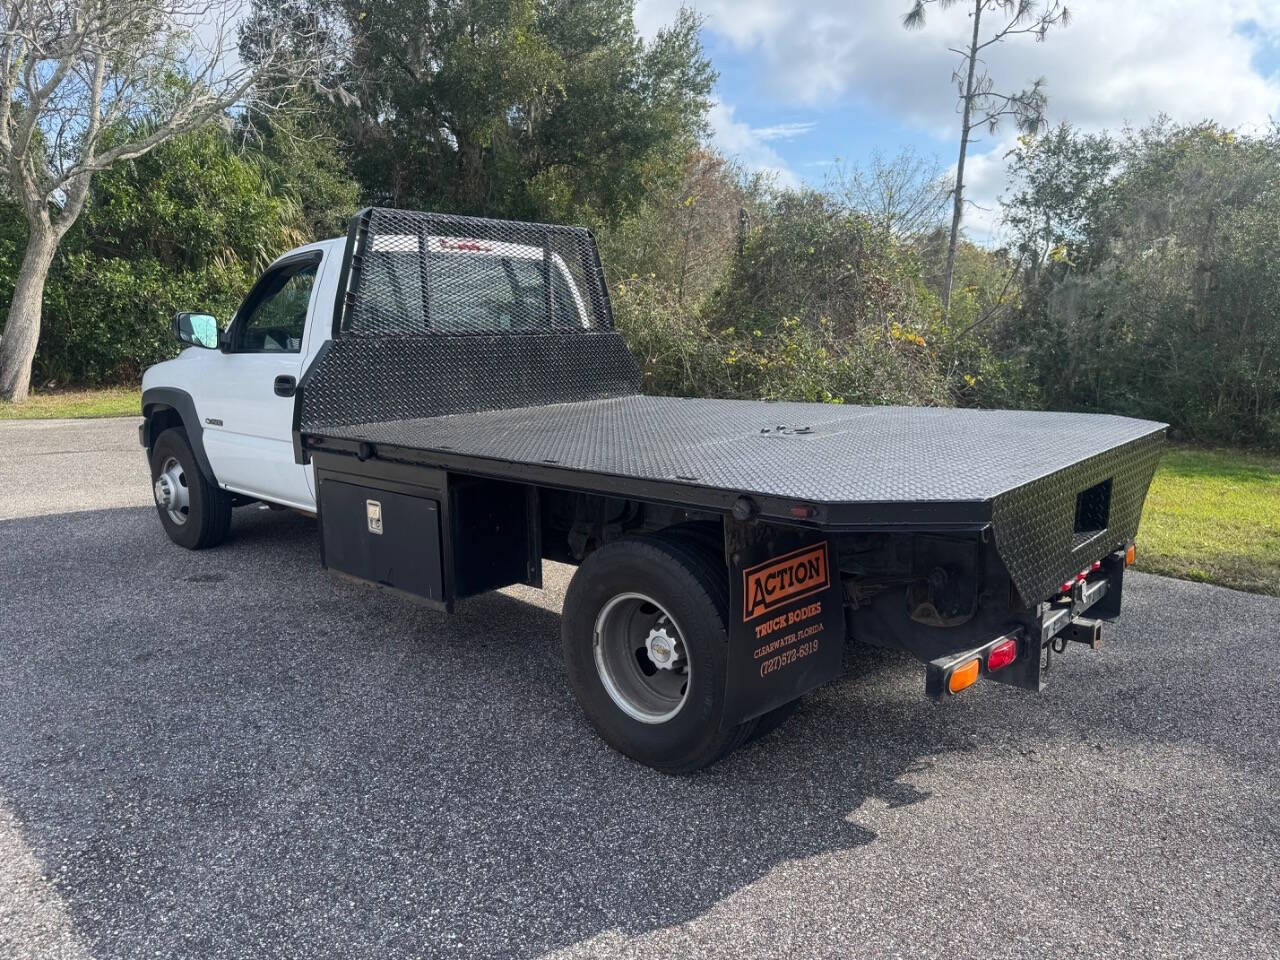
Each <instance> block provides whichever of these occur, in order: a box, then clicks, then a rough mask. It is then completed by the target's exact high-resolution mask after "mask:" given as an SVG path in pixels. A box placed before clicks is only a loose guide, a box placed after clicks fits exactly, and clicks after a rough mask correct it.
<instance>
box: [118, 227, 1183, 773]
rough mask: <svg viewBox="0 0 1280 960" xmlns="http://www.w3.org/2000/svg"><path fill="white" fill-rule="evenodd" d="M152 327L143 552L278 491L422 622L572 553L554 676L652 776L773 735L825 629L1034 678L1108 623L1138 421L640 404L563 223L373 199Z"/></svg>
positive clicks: (1130, 524)
mask: <svg viewBox="0 0 1280 960" xmlns="http://www.w3.org/2000/svg"><path fill="white" fill-rule="evenodd" d="M174 333H175V335H176V336H177V338H178V339H179V340H180V341H181V342H182V343H184V344H186V345H187V346H188V349H186V350H184V351H183V352H182V353H181V354H180V355H179V356H178V357H177V358H176V359H174V360H170V361H168V362H165V363H161V364H157V365H156V366H154V367H152V368H151V369H150V370H148V371H147V372H146V375H145V376H144V378H143V383H142V386H143V392H142V413H143V423H142V426H141V428H140V439H141V442H142V445H143V447H144V448H145V449H146V450H147V453H148V456H149V459H150V464H151V478H152V481H153V484H154V489H155V500H156V507H157V511H158V513H159V517H160V521H161V523H162V524H163V525H164V528H165V531H166V532H167V533H168V535H169V537H170V538H171V539H172V540H173V541H174V542H175V543H178V544H180V545H182V546H184V547H187V548H190V549H199V548H203V547H210V546H213V545H215V544H218V543H220V542H221V541H222V540H224V539H225V538H226V537H227V534H228V532H229V530H230V527H231V513H232V509H233V508H234V507H236V506H239V505H241V504H246V503H251V502H255V501H257V502H263V503H266V504H270V505H277V506H280V507H285V508H293V509H296V510H300V511H303V512H305V513H309V514H315V515H316V516H317V517H318V520H319V522H318V527H319V534H320V536H319V539H320V554H321V562H322V563H323V564H324V565H325V566H326V567H328V568H329V569H332V570H334V571H335V572H337V573H339V574H342V575H344V576H346V577H348V578H354V579H356V580H359V581H364V582H368V583H372V584H377V585H378V586H379V587H382V588H384V589H388V590H392V591H396V592H398V593H400V594H403V595H407V596H411V597H414V598H416V599H418V600H420V601H421V602H423V603H426V604H429V605H431V606H434V607H436V608H438V609H441V610H445V611H451V610H453V608H454V604H455V602H456V601H457V600H459V599H462V598H465V597H469V596H473V595H476V594H479V593H483V592H485V591H488V590H494V589H498V588H501V587H505V586H508V585H511V584H527V585H531V586H535V587H537V586H541V584H542V562H543V560H548V559H549V560H553V561H558V562H562V563H568V564H575V565H577V568H578V569H577V571H576V572H575V574H574V576H573V580H572V582H571V583H570V585H569V588H568V591H567V593H566V596H565V602H564V613H563V625H562V639H563V648H562V649H563V656H564V660H565V668H566V674H567V676H568V680H569V684H570V686H571V687H572V689H573V692H574V694H575V696H576V697H577V699H578V702H579V703H580V704H581V706H582V708H583V710H584V712H585V713H586V715H587V717H588V718H589V719H590V720H591V721H592V723H593V724H594V725H595V727H596V729H597V730H598V731H599V732H600V734H601V735H602V736H603V737H604V738H605V739H606V740H607V741H608V742H609V743H610V744H612V745H613V746H614V747H616V748H617V749H618V750H620V751H621V752H623V753H624V754H626V755H627V756H630V757H632V758H634V759H636V760H639V761H640V762H642V763H645V764H648V765H650V766H653V767H655V768H658V769H661V770H665V771H670V772H683V771H691V770H696V769H699V768H701V767H704V766H707V765H708V764H711V763H714V762H716V760H718V759H719V758H720V757H722V756H724V755H726V754H727V753H728V752H730V751H731V750H733V749H734V748H735V747H736V746H738V745H739V744H741V743H744V742H745V741H746V740H748V739H750V738H751V737H754V736H759V735H761V734H762V733H763V732H765V731H767V730H770V729H773V728H774V727H776V726H777V725H778V724H780V723H781V722H782V720H783V719H784V718H785V717H786V715H787V713H788V712H789V711H790V710H791V709H792V707H793V706H794V703H795V702H796V700H797V699H798V698H799V697H801V696H803V695H804V694H805V693H807V692H808V691H810V690H812V689H814V688H815V687H817V686H818V685H820V684H822V683H825V682H827V681H829V680H831V679H832V678H834V677H836V676H838V675H839V673H840V670H841V658H842V651H843V649H844V640H845V638H846V637H852V638H854V639H856V640H859V641H866V642H871V643H876V644H879V645H882V646H889V647H893V648H897V649H902V650H905V651H907V652H909V653H910V654H911V655H913V656H914V657H916V658H917V659H919V660H920V661H922V662H923V663H924V664H925V677H924V680H925V683H924V688H925V692H926V694H928V695H929V696H931V697H934V698H935V699H939V700H943V699H946V698H948V697H951V696H954V695H957V694H960V693H961V692H962V691H964V690H966V689H968V688H969V687H971V686H972V685H973V684H975V683H976V682H977V681H979V680H980V679H982V680H991V681H993V682H997V683H1003V684H1008V685H1012V686H1016V687H1020V688H1022V689H1026V690H1031V691H1038V690H1040V689H1041V688H1042V687H1043V686H1044V684H1045V682H1046V677H1047V674H1048V669H1049V664H1050V660H1051V658H1052V656H1053V655H1054V654H1057V653H1061V652H1063V651H1064V650H1065V649H1066V648H1067V647H1068V645H1070V644H1072V642H1075V643H1078V644H1083V645H1087V646H1089V647H1091V648H1096V647H1097V645H1098V642H1099V640H1100V637H1101V629H1102V627H1101V621H1102V620H1109V619H1114V618H1115V617H1116V616H1118V615H1119V613H1120V600H1121V594H1122V586H1123V576H1124V571H1125V568H1126V567H1127V566H1128V565H1129V564H1131V563H1132V562H1133V558H1134V543H1133V541H1134V537H1135V536H1136V534H1137V531H1138V523H1139V519H1140V517H1141V513H1142V504H1143V500H1144V498H1145V496H1146V492H1147V487H1148V484H1149V483H1150V481H1151V476H1152V473H1153V471H1154V469H1155V465H1156V462H1157V460H1158V459H1159V456H1160V448H1161V445H1162V443H1163V435H1164V429H1165V428H1164V425H1163V424H1159V423H1151V422H1148V421H1142V420H1131V419H1127V418H1123V417H1108V416H1097V415H1089V414H1079V413H1043V412H1028V411H996V410H946V409H926V408H905V407H897V408H895V407H857V406H852V405H834V404H804V403H770V402H763V401H745V400H744V401H731V400H717V399H700V398H688V399H682V398H674V397H655V396H648V395H646V394H645V393H644V391H643V389H642V387H643V373H642V371H641V370H640V368H639V366H638V365H637V364H636V361H635V359H634V358H633V357H632V355H631V353H630V352H629V350H628V348H627V345H626V343H625V342H624V341H623V339H622V337H621V335H620V334H619V333H618V332H617V331H616V330H615V329H614V326H613V315H612V310H611V307H610V302H609V295H608V291H607V289H606V287H605V283H604V277H603V271H602V270H601V267H600V262H599V257H598V255H597V252H596V247H595V243H594V240H593V238H592V237H591V235H590V233H588V232H587V231H585V230H582V229H577V228H570V227H560V226H552V225H546V224H528V223H510V222H502V221H493V220H481V219H477V218H469V217H455V216H445V215H439V214H431V213H418V212H414V211H404V210H385V209H377V208H371V209H367V210H364V211H362V212H361V213H359V214H357V216H356V217H355V218H354V219H353V220H352V225H351V230H350V233H349V234H348V236H347V237H346V238H345V239H334V240H325V241H322V242H320V243H314V244H310V245H308V246H305V247H301V248H299V249H297V250H294V251H291V252H290V253H288V254H286V255H285V256H283V257H281V258H280V259H279V260H277V261H276V262H275V263H273V264H272V265H271V267H270V268H269V269H268V270H267V271H266V273H265V274H264V275H263V276H262V278H261V279H259V280H258V282H257V283H256V284H255V285H254V286H253V289H252V290H251V291H250V292H249V295H248V296H247V297H246V299H245V301H244V303H243V305H242V306H241V307H240V309H239V310H238V311H237V312H236V314H235V316H234V318H232V319H231V321H230V323H229V324H228V325H227V326H226V328H225V329H223V330H221V331H220V330H219V328H218V323H217V321H216V320H215V318H214V317H211V316H209V315H208V314H200V313H181V314H178V315H177V316H176V317H175V318H174ZM369 602H370V603H373V604H376V603H378V602H379V601H378V595H377V594H376V593H372V594H370V600H369Z"/></svg>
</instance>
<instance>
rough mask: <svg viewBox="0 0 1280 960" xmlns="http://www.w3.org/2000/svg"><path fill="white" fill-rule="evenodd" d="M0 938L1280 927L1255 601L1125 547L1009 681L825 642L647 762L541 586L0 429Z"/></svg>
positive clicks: (1073, 951)
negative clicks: (1110, 612) (789, 693)
mask: <svg viewBox="0 0 1280 960" xmlns="http://www.w3.org/2000/svg"><path fill="white" fill-rule="evenodd" d="M0 517H4V518H7V519H4V520H0V604H2V608H0V609H2V619H0V955H4V956H15V957H45V956H50V957H57V956H66V957H100V958H105V957H139V958H141V957H148V958H151V957H167V956H180V957H223V956H226V957H233V956H234V957H254V958H266V957H280V958H285V957H289V958H296V957H313V956H316V957H318V956H324V957H371V958H372V957H376V958H386V957H402V956H405V957H407V956H429V957H435V956H460V957H461V956H533V955H540V954H551V955H554V956H565V957H569V956H573V957H614V956H635V957H685V956H688V957H721V956H726V957H748V956H770V957H773V956H778V957H782V956H795V957H850V956H858V957H903V958H919V957H983V958H986V957H1028V958H1031V957H1034V958H1042V957H1099V958H1102V957H1188V958H1190V957H1196V958H1200V957H1239V958H1263V957H1275V956H1280V797H1278V792H1280V773H1278V770H1277V759H1278V758H1280V739H1278V736H1277V735H1278V734H1280V697H1278V696H1277V692H1278V690H1277V688H1278V687H1280V666H1278V664H1277V659H1276V657H1277V654H1276V651H1277V649H1280V647H1278V646H1277V633H1278V632H1280V601H1277V600H1274V599H1267V598H1262V597H1253V596H1248V595H1245V594H1240V593H1233V592H1230V591H1227V590H1221V589H1217V588H1213V587H1205V586H1197V585H1192V584H1186V583H1179V582H1175V581H1171V580H1164V579H1159V578H1155V577H1147V576H1141V575H1138V576H1134V577H1133V578H1132V579H1131V581H1130V584H1129V589H1128V592H1127V597H1126V605H1127V610H1126V614H1125V616H1124V618H1123V620H1122V621H1121V622H1120V623H1119V624H1118V625H1117V626H1116V627H1115V628H1113V629H1111V631H1110V632H1109V634H1108V637H1107V642H1106V644H1105V647H1104V649H1103V650H1102V651H1100V652H1099V653H1097V654H1090V653H1088V652H1087V651H1081V652H1075V651H1072V652H1070V653H1068V654H1067V655H1066V656H1064V657H1061V658H1059V659H1058V660H1057V661H1056V662H1055V666H1054V674H1053V677H1052V686H1051V687H1050V688H1049V689H1048V690H1047V691H1046V692H1045V693H1044V694H1043V695H1041V696H1039V697H1035V696H1030V695H1026V694H1023V693H1020V692H1018V691H1015V690H1011V689H1007V688H1004V687H999V686H996V685H994V684H989V685H982V686H980V687H978V688H975V689H974V690H973V691H970V692H969V693H967V694H966V695H964V696H962V697H959V698H957V699H956V700H955V701H954V702H952V703H948V704H946V705H942V706H939V705H935V704H933V703H931V702H929V701H927V700H925V699H924V697H923V692H922V686H923V679H922V670H921V668H920V667H919V666H918V665H916V664H914V663H912V662H910V661H908V660H906V659H903V658H901V657H897V656H892V655H886V654H884V653H879V652H873V651H867V650H863V649H860V648H854V647H850V648H849V650H848V651H847V656H846V671H845V676H844V677H843V679H841V680H840V681H839V682H837V683H835V684H832V685H830V686H828V687H826V688H824V689H823V690H821V691H819V692H818V693H817V694H816V695H814V696H812V697H810V698H809V699H808V700H807V701H806V703H805V705H804V706H803V707H802V709H801V710H800V712H799V713H798V714H797V715H796V717H795V718H794V719H793V720H792V721H791V722H790V723H789V724H788V725H787V726H786V727H785V728H784V729H783V731H782V732H781V733H779V734H776V735H774V736H773V737H770V738H768V739H766V740H764V741H762V742H761V743H759V744H757V745H754V746H752V747H751V748H748V749H746V750H743V751H741V752H740V753H738V754H735V755H734V756H733V757H731V758H730V759H729V760H728V761H726V762H725V763H723V764H721V765H720V766H718V767H715V768H714V769H712V770H711V771H709V772H707V773H705V774H703V775H699V776H695V777H690V778H682V779H674V778H670V777H665V776H661V775H659V774H656V773H653V772H651V771H649V770H647V769H644V768H642V767H639V766H636V765H634V764H632V763H630V762H628V761H626V760H624V759H622V758H621V757H619V756H617V755H616V754H614V753H612V752H611V751H610V750H609V749H608V748H607V747H605V746H604V745H603V744H602V743H601V742H600V741H599V740H597V739H596V738H595V737H594V736H593V735H592V734H591V733H590V732H589V731H588V729H587V727H586V725H585V723H584V721H583V719H582V718H581V716H580V715H579V713H578V711H577V709H576V707H575V706H574V704H573V702H572V698H571V697H570V695H569V693H568V692H567V690H566V687H565V685H564V682H563V681H562V678H561V672H560V665H559V662H558V659H557V643H558V621H557V610H558V608H559V605H560V601H561V597H562V595H563V591H564V587H565V584H566V582H567V579H568V575H569V572H570V571H569V570H567V569H566V568H560V567H554V568H549V571H548V576H547V584H548V587H547V589H546V590H545V591H544V592H538V591H533V590H525V589H518V590H509V591H504V592H503V593H501V594H497V595H493V596H489V597H486V598H482V599H477V600H474V601H471V602H469V603H467V604H466V605H464V606H463V608H462V610H461V612H460V613H458V614H457V615H455V616H453V617H451V618H450V617H446V616H445V615H443V614H437V613H433V612H430V611H427V610H424V609H422V608H420V607H417V606H415V605H413V604H411V603H407V602H403V601H401V600H398V599H395V598H393V597H390V596H387V595H384V594H382V593H379V592H378V591H376V590H374V589H370V588H364V587H360V586H355V585H350V584H345V583H342V582H339V581H337V580H335V579H332V578H331V577H330V576H329V575H328V574H326V573H325V572H324V571H323V570H321V569H320V568H319V566H318V563H317V559H316V558H317V546H316V531H315V525H314V523H313V522H312V521H309V520H307V519H304V518H302V517H300V516H296V515H294V514H289V513H273V512H269V511H266V510H258V509H255V508H249V509H246V510H241V511H237V514H236V519H235V527H234V539H233V540H232V542H230V543H228V544H227V545H226V546H224V547H222V548H219V549H217V550H212V551H207V552H204V553H188V552H186V551H183V550H180V549H178V548H177V547H174V546H172V545H170V544H169V542H168V541H167V540H166V539H165V537H164V534H163V533H162V531H161V529H160V524H159V522H158V521H157V519H156V517H155V515H154V512H153V510H152V508H151V507H150V505H149V488H148V483H147V478H146V476H145V466H144V463H143V458H142V455H141V453H140V451H139V449H138V447H137V445H136V433H135V430H134V424H133V422H131V421H125V420H114V421H97V422H88V423H38V424H37V423H0Z"/></svg>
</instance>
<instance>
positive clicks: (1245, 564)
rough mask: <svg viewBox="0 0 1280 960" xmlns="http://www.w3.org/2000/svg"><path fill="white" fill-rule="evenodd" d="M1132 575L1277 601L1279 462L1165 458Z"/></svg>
mask: <svg viewBox="0 0 1280 960" xmlns="http://www.w3.org/2000/svg"><path fill="white" fill-rule="evenodd" d="M1138 569H1139V570H1146V571H1148V572H1150V573H1161V574H1165V575H1166V576H1170V577H1180V578H1182V579H1184V580H1200V581H1203V582H1205V583H1218V584H1221V585H1222V586H1224V587H1234V588H1235V589H1237V590H1248V591H1250V592H1252V593H1267V594H1271V595H1272V596H1280V457H1276V456H1267V455H1264V454H1256V453H1250V452H1247V451H1244V450H1199V449H1194V448H1188V447H1173V448H1170V449H1169V450H1168V451H1166V452H1165V455H1164V458H1163V459H1162V460H1161V462H1160V467H1159V469H1158V470H1157V471H1156V476H1155V480H1154V481H1153V482H1152V484H1151V493H1150V494H1149V495H1148V497H1147V506H1146V509H1145V510H1144V511H1143V514H1142V528H1141V530H1140V531H1139V532H1138Z"/></svg>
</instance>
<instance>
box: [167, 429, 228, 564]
mask: <svg viewBox="0 0 1280 960" xmlns="http://www.w3.org/2000/svg"><path fill="white" fill-rule="evenodd" d="M151 484H152V492H153V493H154V495H155V500H156V512H157V513H158V514H159V515H160V523H161V525H162V526H163V527H164V532H165V533H167V534H168V535H169V539H170V540H172V541H173V542H174V543H176V544H178V546H180V547H186V548H187V549H188V550H203V549H204V548H205V547H214V546H217V545H218V544H220V543H221V542H222V541H223V540H225V539H227V534H228V533H229V532H230V531H231V496H230V495H229V494H228V493H227V492H226V491H224V490H222V489H220V488H219V487H218V485H217V484H215V483H214V482H213V481H212V480H210V479H209V478H208V477H207V476H205V474H204V472H203V471H202V470H201V469H200V464H199V463H198V462H197V461H196V456H195V454H194V453H193V452H192V450H191V444H190V443H189V442H188V441H187V434H186V432H185V431H184V430H182V429H180V428H178V427H171V428H170V429H168V430H166V431H164V433H162V434H160V436H159V437H157V438H156V442H155V446H154V447H152V448H151Z"/></svg>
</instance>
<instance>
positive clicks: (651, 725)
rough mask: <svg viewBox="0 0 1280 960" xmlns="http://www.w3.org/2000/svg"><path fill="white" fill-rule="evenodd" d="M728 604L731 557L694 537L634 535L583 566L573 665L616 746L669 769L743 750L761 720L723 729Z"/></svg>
mask: <svg viewBox="0 0 1280 960" xmlns="http://www.w3.org/2000/svg"><path fill="white" fill-rule="evenodd" d="M728 606H729V582H728V574H727V571H726V570H725V565H724V562H723V560H720V559H719V558H717V557H715V556H712V555H709V554H708V552H707V551H705V550H704V549H702V548H700V547H699V546H698V545H697V544H696V543H693V542H691V541H690V540H688V539H686V538H667V537H662V536H635V537H628V538H626V539H623V540H617V541H614V542H613V543H608V544H605V545H604V546H603V547H600V548H599V549H598V550H596V551H595V552H593V553H591V554H590V555H589V556H588V557H587V558H586V559H585V560H584V561H583V562H582V564H581V566H579V567H578V571H577V573H576V574H575V575H574V577H573V580H572V582H571V583H570V584H569V589H568V591H567V593H566V595H565V601H564V615H563V619H562V640H563V653H564V661H565V670H566V672H567V673H568V677H569V685H570V687H571V688H572V689H573V693H574V696H575V697H576V698H577V700H578V703H579V704H580V705H581V707H582V710H583V712H584V713H586V715H587V719H589V720H590V721H591V723H592V725H593V726H594V727H595V728H596V730H597V731H598V732H599V734H600V736H601V737H603V738H604V739H605V741H606V742H608V743H609V745H610V746H612V747H613V748H614V749H615V750H617V751H619V752H620V753H623V754H625V755H626V756H628V757H630V758H632V759H633V760H637V761H639V762H640V763H643V764H645V765H646V766H650V767H653V768H654V769H656V770H661V771H663V772H664V773H691V772H693V771H695V770H700V769H702V768H703V767H708V766H710V765H711V764H713V763H715V762H716V761H718V760H720V759H722V758H723V757H724V756H726V755H727V754H729V753H730V752H732V751H733V750H735V749H736V748H737V747H739V746H741V744H742V743H743V742H744V741H745V740H746V738H747V737H748V736H749V735H750V734H751V732H752V730H754V729H755V726H756V723H755V721H754V720H752V721H748V722H746V723H742V724H736V725H734V726H732V727H730V728H729V729H727V730H725V729H721V719H722V717H723V715H724V692H725V671H726V663H727V658H728V647H729V638H728V631H727V629H726V622H727V617H728ZM650 651H652V652H650ZM668 651H670V658H668V656H667V652H668ZM658 664H662V665H661V666H659V665H658ZM682 677H683V678H684V684H683V687H682V686H681V684H680V682H679V681H680V679H681V678H682Z"/></svg>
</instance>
